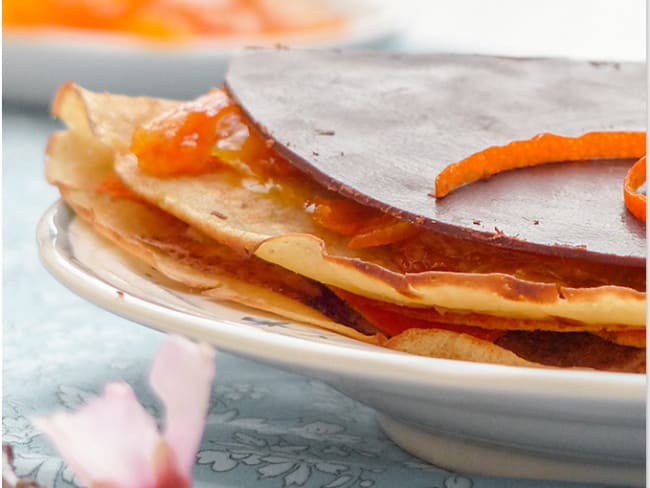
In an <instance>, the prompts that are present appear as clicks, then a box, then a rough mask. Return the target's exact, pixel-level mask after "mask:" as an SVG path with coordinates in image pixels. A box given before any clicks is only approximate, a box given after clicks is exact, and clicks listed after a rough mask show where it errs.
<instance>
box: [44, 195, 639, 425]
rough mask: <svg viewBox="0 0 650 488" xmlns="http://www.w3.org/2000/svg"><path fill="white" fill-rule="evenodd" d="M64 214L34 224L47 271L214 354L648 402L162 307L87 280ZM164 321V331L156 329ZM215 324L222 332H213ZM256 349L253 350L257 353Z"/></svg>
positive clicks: (578, 374)
mask: <svg viewBox="0 0 650 488" xmlns="http://www.w3.org/2000/svg"><path fill="white" fill-rule="evenodd" d="M62 212H66V214H65V216H64V217H65V218H66V222H67V223H68V224H69V223H71V222H72V221H73V219H74V218H77V217H75V214H74V212H73V211H72V210H71V209H70V208H69V207H68V206H67V205H66V204H65V202H63V201H62V200H57V201H56V202H55V203H54V204H52V205H51V206H50V207H49V208H48V209H47V210H46V211H45V213H44V214H43V215H42V216H41V218H40V220H39V222H38V224H37V228H36V238H37V244H38V251H39V256H40V259H41V262H42V263H43V265H44V266H45V268H46V269H47V270H48V271H49V272H50V273H51V274H52V275H53V276H54V277H55V278H56V279H57V280H58V281H60V282H61V283H62V284H63V285H64V286H66V287H67V288H69V289H70V290H71V291H72V292H73V293H75V294H76V295H78V296H81V297H82V298H84V299H85V300H87V301H89V302H91V303H92V304H94V305H96V306H99V307H100V308H103V309H105V310H107V311H109V312H111V313H114V314H117V315H119V316H122V317H124V318H126V319H128V320H130V321H133V322H136V323H138V324H141V325H144V326H147V327H150V328H153V329H156V330H159V331H162V332H166V333H170V332H175V333H179V334H185V335H189V336H191V337H193V338H194V339H197V340H206V337H209V338H210V340H209V342H211V343H212V344H213V345H214V346H215V347H216V348H217V349H224V350H225V351H228V352H232V353H235V354H240V355H244V356H247V357H250V358H252V359H255V360H261V361H266V362H271V363H272V364H274V365H276V366H279V367H281V365H283V364H284V365H290V364H293V365H295V364H296V361H295V360H293V359H292V358H295V357H296V356H295V354H296V352H298V353H304V352H306V351H307V350H308V352H309V353H310V354H308V355H307V354H300V358H308V360H307V363H306V364H305V360H303V361H302V363H303V364H302V365H303V366H304V367H305V368H307V369H309V370H317V371H321V372H327V373H335V374H344V375H347V376H353V377H361V378H369V379H373V380H379V381H382V382H397V383H403V384H408V385H410V386H413V387H416V388H418V387H419V388H439V387H445V388H452V389H453V388H458V389H463V390H467V389H468V388H469V389H470V390H471V391H473V392H479V393H480V392H485V391H489V392H490V393H491V394H495V393H499V394H503V395H508V396H511V397H527V398H530V397H533V398H534V397H537V396H539V395H540V394H543V396H544V397H548V396H552V397H554V398H557V399H560V400H561V401H581V402H584V401H586V400H589V399H593V400H603V399H607V401H608V402H612V403H623V404H625V405H626V406H637V407H642V406H644V405H645V402H646V375H645V374H632V373H614V372H602V371H587V370H562V369H543V368H539V369H537V368H526V367H515V366H505V365H497V364H486V363H472V362H467V361H456V360H449V359H440V358H428V357H421V356H415V355H411V354H404V353H397V352H394V351H393V354H387V353H386V352H385V351H373V350H370V349H368V350H366V349H354V348H350V347H344V346H341V345H337V344H331V343H320V342H316V341H310V340H308V339H305V338H302V337H288V336H283V335H279V334H269V333H266V332H263V331H261V330H259V329H254V328H248V327H241V326H239V325H238V324H237V323H236V322H234V321H228V320H219V319H218V318H215V319H207V318H203V317H199V316H196V315H192V314H187V313H185V312H182V311H178V310H174V309H171V308H165V307H163V306H162V305H158V304H155V303H152V302H148V301H146V300H144V299H142V298H139V297H136V296H133V295H130V294H129V293H128V292H126V291H122V290H119V288H116V287H115V286H113V285H111V284H110V283H107V282H106V281H104V280H102V279H101V278H99V277H95V276H91V275H89V274H88V273H86V272H85V271H84V270H83V269H82V268H81V266H79V265H77V264H75V263H73V262H71V261H70V260H68V259H67V258H66V257H65V256H64V255H62V254H61V253H60V252H59V250H58V249H57V246H56V243H57V239H58V238H59V237H64V236H65V235H66V229H64V228H61V227H60V226H59V225H58V224H57V222H56V218H57V216H60V215H61V213H62ZM118 291H119V292H120V293H117V292H118ZM118 297H119V299H116V298H118ZM225 306H227V305H225ZM251 313H254V311H252V312H251ZM282 320H283V321H285V322H293V321H291V320H288V319H284V318H282ZM161 322H164V324H165V326H161V325H160V323H161ZM215 323H218V324H221V326H220V327H215V326H214V325H215ZM259 334H263V335H262V336H261V337H263V338H264V341H263V344H264V345H265V347H264V348H259V344H260V343H259V341H258V339H259V337H260V336H259ZM249 342H252V344H253V347H251V345H250V344H249ZM255 344H257V346H258V347H254V345H255ZM298 362H299V363H300V362H301V361H298ZM339 364H341V365H342V364H345V369H343V370H342V369H341V368H340V367H338V365H339ZM644 411H645V408H644ZM612 413H614V412H612Z"/></svg>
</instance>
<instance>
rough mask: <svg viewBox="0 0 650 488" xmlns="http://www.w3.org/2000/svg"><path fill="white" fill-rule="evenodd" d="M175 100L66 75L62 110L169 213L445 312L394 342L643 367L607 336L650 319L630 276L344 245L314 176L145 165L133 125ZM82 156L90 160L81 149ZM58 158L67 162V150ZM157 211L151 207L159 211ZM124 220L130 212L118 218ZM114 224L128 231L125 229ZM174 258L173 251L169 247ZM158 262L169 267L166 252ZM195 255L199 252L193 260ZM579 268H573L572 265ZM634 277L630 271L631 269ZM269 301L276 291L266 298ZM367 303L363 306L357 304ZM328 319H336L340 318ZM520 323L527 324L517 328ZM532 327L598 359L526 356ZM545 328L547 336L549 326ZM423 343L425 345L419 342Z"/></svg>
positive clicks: (327, 279)
mask: <svg viewBox="0 0 650 488" xmlns="http://www.w3.org/2000/svg"><path fill="white" fill-rule="evenodd" d="M217 96H222V95H217ZM179 107H182V105H181V103H180V102H170V101H154V100H148V99H129V98H123V97H115V96H111V95H108V94H93V93H91V92H87V91H84V90H82V89H80V88H78V87H75V86H72V85H68V86H66V87H64V88H63V89H62V90H61V91H60V93H59V96H58V97H57V100H56V101H55V104H54V112H55V115H58V116H60V117H62V118H63V119H64V120H65V121H66V122H67V123H68V125H69V127H70V128H71V130H70V132H72V133H75V134H83V135H84V137H87V138H88V139H92V140H93V144H94V145H97V146H98V147H102V148H103V149H105V150H107V151H108V153H110V156H109V157H108V158H107V159H111V157H112V164H113V166H114V169H115V171H116V172H117V174H118V175H119V176H120V178H121V180H122V181H123V182H124V183H125V184H126V185H127V186H128V187H129V188H130V189H131V190H132V191H133V192H134V193H135V194H136V195H137V196H138V198H142V199H143V200H145V201H147V202H149V204H153V205H154V206H155V207H157V209H156V212H160V211H161V210H162V211H164V212H165V215H166V216H167V217H166V218H172V217H170V216H169V215H173V216H174V217H175V218H176V219H178V220H179V221H182V222H184V223H187V224H189V226H190V227H191V228H192V229H193V230H194V231H196V232H200V233H201V234H202V235H205V236H208V238H209V239H211V240H212V241H211V242H213V241H214V243H220V245H222V246H225V247H226V248H228V249H230V250H232V252H233V253H234V254H236V255H239V256H241V255H254V256H255V257H256V258H260V259H261V260H264V261H267V262H269V263H273V264H275V265H279V266H281V267H282V268H284V269H287V270H291V271H294V272H296V273H298V274H299V275H301V276H303V277H306V278H309V279H310V280H311V281H313V282H315V283H320V284H325V285H327V287H329V288H331V289H333V290H334V291H336V290H341V291H342V294H341V296H343V300H345V298H346V297H345V294H346V293H347V294H348V296H347V298H348V299H349V298H350V297H359V298H362V299H364V300H369V301H370V302H371V303H372V302H374V303H375V304H392V306H395V307H406V308H408V309H409V310H411V311H415V312H417V311H421V312H423V313H425V314H426V313H430V312H432V311H435V312H436V313H437V314H438V315H437V316H436V318H435V319H433V320H432V319H431V318H430V317H428V318H427V319H428V320H426V321H427V322H428V323H429V324H431V326H434V325H435V323H436V321H442V322H443V327H442V329H440V328H439V329H435V330H424V329H420V330H416V332H417V333H414V332H413V331H414V330H415V329H414V328H411V329H410V330H408V322H409V319H408V315H404V316H403V318H404V319H405V320H406V324H407V330H406V331H404V332H402V333H400V334H397V335H396V336H395V337H394V338H393V339H391V341H389V342H388V344H389V346H390V347H393V348H396V349H399V350H404V351H407V352H413V353H416V354H425V355H433V356H438V357H450V358H456V359H466V360H478V361H486V362H498V363H503V364H516V365H520V366H521V365H534V364H537V365H539V364H548V365H561V366H566V367H571V366H579V367H597V368H599V369H610V370H623V371H642V370H644V351H643V350H642V349H640V348H632V347H625V346H616V345H614V344H612V342H611V341H620V342H627V343H630V342H632V343H634V344H635V345H640V344H639V340H640V339H639V334H638V332H639V331H641V330H643V328H644V327H645V293H644V292H643V291H641V290H640V289H634V288H633V287H630V286H623V285H624V284H625V283H623V284H618V285H611V284H606V285H604V286H583V287H580V286H573V287H572V286H562V285H558V283H557V282H554V281H550V280H548V277H547V276H546V277H545V278H546V280H545V281H536V280H531V279H521V278H517V277H515V276H514V275H512V274H507V273H504V272H490V271H488V272H485V271H484V270H481V272H472V271H464V272H457V271H448V272H443V271H425V272H416V273H408V272H407V273H404V272H401V271H399V270H398V269H396V267H395V265H394V261H393V259H392V257H391V253H390V250H388V249H386V248H385V247H382V246H378V247H375V248H367V249H351V248H350V247H348V245H347V244H348V241H349V239H348V238H346V237H345V236H341V235H340V234H338V233H336V232H332V231H328V230H327V229H324V228H322V227H321V226H319V225H317V224H316V223H315V222H314V221H313V219H312V218H310V216H309V215H308V214H307V213H306V212H305V209H304V208H303V205H302V203H301V199H303V198H304V196H305V195H306V194H308V195H313V194H318V195H323V196H324V197H331V196H332V195H331V194H332V192H331V191H329V190H327V189H326V188H324V187H322V185H319V184H318V183H317V182H316V181H312V180H309V179H305V178H300V179H299V180H298V182H296V181H295V180H292V179H287V180H281V181H280V182H279V183H278V184H277V185H275V186H274V185H271V186H268V185H265V184H264V183H263V182H261V181H259V180H256V179H255V178H253V177H249V176H242V174H241V172H239V171H238V170H237V169H236V168H234V167H232V166H228V165H226V166H220V167H219V168H218V170H215V171H209V172H201V173H200V174H198V175H182V176H173V177H155V176H152V175H149V174H146V173H144V172H143V171H141V169H140V168H139V167H138V161H137V158H136V157H135V156H134V155H133V154H132V153H130V151H129V149H130V144H131V140H132V137H133V133H134V131H135V129H136V127H137V126H138V125H141V124H144V125H146V124H147V123H152V121H153V122H154V123H155V121H156V120H164V119H165V117H169V113H170V112H169V111H170V110H171V111H172V112H173V111H174V110H177V109H178V108H179ZM134 114H138V115H137V116H135V115H134ZM79 151H80V148H79V147H77V149H75V150H73V152H75V154H78V153H79ZM50 153H52V151H50ZM72 159H74V158H72ZM77 159H79V160H81V162H82V164H83V160H84V156H83V155H82V156H80V157H77ZM52 160H59V161H62V163H61V164H62V165H64V164H67V163H65V158H64V157H61V158H57V157H55V158H52ZM51 173H52V172H50V176H49V177H50V180H51V181H53V182H56V183H57V184H59V185H60V187H61V188H63V189H65V188H66V182H65V178H61V177H57V176H53V175H52V174H51ZM88 188H89V187H86V191H87V192H88ZM287 192H289V193H290V194H291V196H290V197H288V196H287ZM62 193H63V195H64V198H67V199H70V198H71V197H70V194H69V193H68V194H67V195H66V191H65V190H63V191H62ZM90 193H92V191H90ZM77 206H79V205H77ZM95 206H97V202H90V201H89V202H88V203H87V208H91V209H93V208H94V207H95ZM81 213H83V212H81ZM168 214H169V215H168ZM156 218H157V217H152V220H155V219H156ZM126 220H128V219H125V221H126ZM96 225H97V224H96ZM122 226H124V223H122V224H116V225H115V226H114V227H115V228H116V229H117V228H119V227H122ZM101 227H102V226H101V225H98V228H101ZM117 234H120V231H119V230H118V231H117ZM116 240H117V241H119V240H120V239H116ZM481 252H483V251H481ZM479 254H480V253H479ZM168 257H169V256H168ZM253 259H254V258H253ZM519 259H520V261H521V258H519ZM549 259H552V258H549ZM171 261H172V262H174V258H173V257H172V259H171ZM154 265H156V264H155V263H154ZM157 266H158V267H162V266H160V264H158V265H157ZM197 266H198V265H197V263H194V267H197ZM587 267H589V266H587ZM190 268H192V264H190ZM596 275H597V273H595V274H594V276H596ZM179 278H180V275H177V279H179ZM204 279H206V280H207V281H206V287H209V286H210V285H209V281H210V279H212V278H211V277H208V278H204ZM303 279H304V278H303ZM571 279H572V280H575V277H572V278H571ZM626 279H627V278H622V280H623V281H625V280H626ZM181 281H182V279H181ZM311 281H309V282H310V283H311ZM245 282H246V280H245V279H244V280H239V281H238V283H239V284H241V283H245ZM643 285H644V283H643ZM233 289H234V287H233ZM235 294H236V293H235ZM227 295H228V294H227V293H226V294H225V295H224V296H227ZM271 301H273V299H270V300H268V302H271ZM303 302H304V300H303ZM347 303H348V305H350V308H351V309H353V310H354V311H356V312H357V313H359V312H360V310H359V308H358V307H357V306H355V305H358V303H357V300H356V299H354V298H353V299H349V300H348V301H347ZM432 307H433V308H432ZM287 308H289V309H290V308H291V307H285V306H283V305H279V306H276V307H275V308H274V310H273V311H274V312H276V313H280V314H283V315H285V316H288V315H287V313H286V309H287ZM267 309H268V308H267ZM470 313H471V314H473V317H474V319H475V320H476V321H477V323H478V324H479V325H480V326H481V327H477V328H479V329H484V328H485V327H486V326H487V327H488V328H493V329H496V330H501V331H504V330H505V331H506V333H505V335H504V337H505V339H503V338H502V339H499V340H502V341H503V342H507V344H506V345H504V346H502V345H499V344H498V342H495V341H494V340H490V339H487V340H486V339H480V338H478V337H476V336H472V335H471V333H467V332H468V331H462V330H460V329H458V328H455V326H454V324H455V323H456V324H457V323H458V322H459V321H458V318H459V317H466V316H467V315H468V314H470ZM360 315H361V316H363V315H364V314H363V313H362V312H361V313H360ZM313 323H315V322H313ZM318 325H320V324H318ZM336 325H338V324H336ZM327 326H329V327H332V324H331V323H328V324H327ZM445 327H446V330H443V329H445ZM434 328H435V327H434ZM516 330H520V331H521V332H520V333H514V331H516ZM531 330H532V331H539V330H547V331H559V330H561V331H563V332H561V334H573V335H572V336H571V337H575V338H577V339H579V341H578V342H580V341H582V342H581V343H579V344H578V343H577V345H575V347H574V348H573V349H572V351H570V353H566V351H565V352H563V353H562V354H563V355H564V357H570V356H572V355H573V356H575V349H578V350H580V349H584V348H585V344H586V345H587V346H589V347H591V349H592V350H594V351H597V352H598V354H599V358H598V360H597V361H594V360H593V358H591V359H589V356H590V355H591V353H586V354H584V355H583V357H581V358H580V359H581V360H579V361H576V360H569V361H565V360H564V359H563V358H559V357H558V356H557V354H555V353H553V351H550V352H547V354H546V355H545V356H544V357H536V358H535V359H534V361H530V360H529V359H528V358H530V356H531V351H530V350H527V351H526V350H525V349H526V348H525V347H523V346H522V345H525V344H527V343H529V342H530V338H531V337H532V335H531V334H534V333H533V332H530V331H531ZM585 331H589V332H593V333H594V334H586V333H585ZM469 332H472V331H469ZM414 335H415V336H417V339H416V340H414V339H413V337H414ZM598 335H601V336H604V337H605V339H603V338H600V337H599V336H598ZM400 336H401V337H400ZM546 336H549V337H550V334H547V335H546ZM546 336H545V337H546ZM375 337H376V336H375ZM564 337H569V336H568V335H566V336H564ZM630 337H633V339H630ZM621 338H623V339H621ZM506 339H507V340H506ZM554 340H557V339H554ZM585 341H586V342H585ZM378 342H381V341H378ZM550 342H553V340H551V341H550ZM574 342H576V341H574ZM424 344H427V346H426V347H420V346H422V345H424ZM415 346H417V347H415ZM551 349H552V348H551ZM513 350H520V351H524V352H520V353H519V354H521V355H517V354H513V352H511V351H513ZM532 355H534V354H532ZM527 357H528V358H527Z"/></svg>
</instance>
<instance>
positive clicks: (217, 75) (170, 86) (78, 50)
mask: <svg viewBox="0 0 650 488" xmlns="http://www.w3.org/2000/svg"><path fill="white" fill-rule="evenodd" d="M325 3H326V4H330V5H331V6H332V8H333V9H334V10H335V11H337V12H340V13H341V15H342V16H343V17H344V18H346V19H347V21H346V22H345V24H344V26H343V27H342V28H341V29H340V30H338V29H337V30H333V31H331V32H330V33H322V34H320V35H318V36H315V35H307V34H305V35H294V36H291V37H283V38H278V39H273V40H269V39H268V38H267V39H262V38H237V39H230V40H228V39H214V40H202V41H197V42H193V43H191V44H190V43H188V44H185V45H181V46H178V47H176V48H173V47H170V46H169V45H164V44H155V43H145V42H143V41H142V40H138V39H134V38H133V37H129V36H125V35H119V34H113V35H111V34H101V33H97V34H89V33H88V32H78V31H73V30H67V31H50V32H46V31H40V32H39V31H34V30H32V31H24V32H22V33H21V32H15V31H13V32H12V31H8V30H6V29H5V33H4V35H3V46H2V51H3V52H2V56H3V68H4V70H3V77H2V81H3V98H4V99H5V100H8V101H12V102H22V103H29V104H40V105H44V104H48V103H49V102H50V101H51V99H52V97H53V95H54V93H55V92H56V89H57V88H58V87H59V86H60V85H61V84H62V83H64V82H66V81H68V80H73V81H75V82H76V83H78V84H80V85H82V86H84V87H85V88H88V89H91V90H95V91H102V90H108V91H110V92H112V93H123V94H128V95H142V94H147V95H148V96H155V97H169V98H179V99H188V98H194V97H196V96H198V95H200V94H202V93H205V92H206V91H207V90H208V89H209V88H210V87H213V86H219V85H220V84H221V83H222V82H223V76H224V73H225V70H226V66H227V64H228V60H229V59H230V57H231V56H232V55H233V54H234V53H235V52H237V51H238V50H240V49H241V48H242V47H243V46H260V45H264V44H266V45H268V44H271V45H273V44H275V43H276V42H282V44H286V45H291V46H300V47H303V48H326V47H362V46H363V47H372V46H380V45H382V43H384V42H385V41H387V40H388V39H390V38H391V37H392V36H393V35H395V34H396V33H397V32H398V30H399V29H400V22H398V20H397V19H398V17H397V16H396V13H395V12H396V10H395V8H394V7H395V4H393V6H392V7H391V5H390V2H389V1H388V0H354V1H352V0H327V1H326V2H325Z"/></svg>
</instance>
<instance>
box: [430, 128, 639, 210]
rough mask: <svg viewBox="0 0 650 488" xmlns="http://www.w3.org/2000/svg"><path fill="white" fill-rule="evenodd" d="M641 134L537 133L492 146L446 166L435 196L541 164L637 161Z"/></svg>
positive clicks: (438, 196) (437, 183)
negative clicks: (613, 160)
mask: <svg viewBox="0 0 650 488" xmlns="http://www.w3.org/2000/svg"><path fill="white" fill-rule="evenodd" d="M645 141H646V135H645V132H588V133H586V134H583V135H581V136H579V137H566V136H559V135H555V134H549V133H544V134H539V135H537V136H535V137H533V138H532V139H529V140H526V141H514V142H511V143H510V144H506V145H505V146H494V147H490V148H488V149H485V150H484V151H480V152H478V153H476V154H473V155H472V156H470V157H468V158H466V159H463V160H462V161H459V162H458V163H453V164H450V165H449V166H447V167H446V168H445V169H444V170H443V171H442V172H440V174H439V175H438V176H437V178H436V188H435V196H436V198H442V197H444V196H446V195H448V194H449V193H450V192H451V191H453V190H455V189H456V188H458V187H459V186H462V185H465V184H467V183H472V182H475V181H478V180H481V179H486V178H489V177H491V176H493V175H495V174H497V173H500V172H502V171H506V170H509V169H517V168H526V167H529V166H537V165H540V164H545V163H556V162H566V161H581V160H587V159H606V158H617V159H619V158H620V159H627V158H640V157H641V156H643V155H644V154H645V150H646V142H645Z"/></svg>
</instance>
